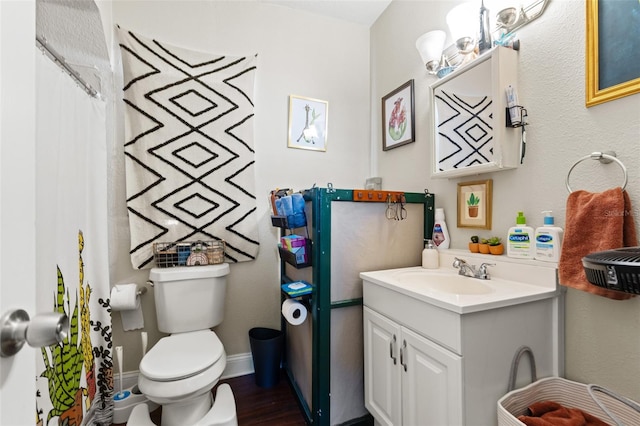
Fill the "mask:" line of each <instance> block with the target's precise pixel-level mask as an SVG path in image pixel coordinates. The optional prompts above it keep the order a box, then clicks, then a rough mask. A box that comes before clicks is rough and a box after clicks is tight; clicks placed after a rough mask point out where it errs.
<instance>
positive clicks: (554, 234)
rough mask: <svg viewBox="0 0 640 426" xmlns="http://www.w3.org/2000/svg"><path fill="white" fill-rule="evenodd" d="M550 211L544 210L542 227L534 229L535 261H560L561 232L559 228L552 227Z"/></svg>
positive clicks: (552, 221)
mask: <svg viewBox="0 0 640 426" xmlns="http://www.w3.org/2000/svg"><path fill="white" fill-rule="evenodd" d="M551 213H552V211H551V210H545V211H543V212H542V214H544V226H540V227H539V228H537V229H536V234H535V236H536V239H535V242H536V260H542V261H544V262H558V261H560V251H561V250H562V236H563V233H564V232H563V230H562V228H560V227H559V226H555V225H554V220H553V216H552V215H551Z"/></svg>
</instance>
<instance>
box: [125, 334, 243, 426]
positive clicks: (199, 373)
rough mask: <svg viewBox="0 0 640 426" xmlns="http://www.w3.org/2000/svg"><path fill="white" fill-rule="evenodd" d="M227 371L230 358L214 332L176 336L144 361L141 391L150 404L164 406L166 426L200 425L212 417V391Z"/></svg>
mask: <svg viewBox="0 0 640 426" xmlns="http://www.w3.org/2000/svg"><path fill="white" fill-rule="evenodd" d="M225 367H226V354H225V352H224V348H223V346H222V343H221V342H220V339H219V338H218V336H217V335H216V334H215V333H214V332H213V331H211V330H199V331H193V332H186V333H178V334H172V335H170V336H167V337H163V338H162V339H160V340H159V341H158V343H156V345H155V346H154V347H153V348H152V349H151V350H150V351H149V352H148V353H147V354H146V355H145V356H144V357H143V358H142V361H141V362H140V374H139V376H138V387H139V388H140V390H141V391H142V393H143V394H144V395H145V396H146V397H147V398H148V399H149V400H150V401H152V402H155V403H157V404H160V405H162V425H163V426H177V425H181V426H186V425H191V424H197V422H198V421H199V420H200V419H202V418H204V417H205V416H207V415H211V409H212V406H213V405H214V404H213V401H212V393H211V390H212V389H213V387H214V386H215V385H216V384H217V383H218V380H219V379H220V376H221V375H222V373H223V372H224V369H225ZM216 402H217V401H216ZM215 406H217V407H220V406H221V403H220V402H217V404H215ZM234 412H235V403H234ZM129 421H131V420H129Z"/></svg>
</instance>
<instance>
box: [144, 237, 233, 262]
mask: <svg viewBox="0 0 640 426" xmlns="http://www.w3.org/2000/svg"><path fill="white" fill-rule="evenodd" d="M225 248H226V245H225V242H224V240H207V241H191V242H189V241H174V242H159V243H153V259H154V260H155V262H156V266H157V267H158V268H173V267H176V266H203V265H217V264H219V263H223V262H224V251H225Z"/></svg>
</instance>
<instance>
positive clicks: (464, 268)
mask: <svg viewBox="0 0 640 426" xmlns="http://www.w3.org/2000/svg"><path fill="white" fill-rule="evenodd" d="M487 266H495V263H482V264H480V266H479V267H477V268H476V267H475V266H474V265H470V264H468V263H467V262H466V261H465V260H464V259H460V258H457V257H456V258H455V260H454V261H453V267H454V268H456V269H459V270H460V271H459V272H458V275H463V276H465V277H471V278H478V279H481V280H489V279H491V276H490V275H489V272H488V271H487Z"/></svg>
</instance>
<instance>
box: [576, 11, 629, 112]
mask: <svg viewBox="0 0 640 426" xmlns="http://www.w3.org/2000/svg"><path fill="white" fill-rule="evenodd" d="M586 9H587V14H586V15H587V22H586V32H587V34H586V39H587V43H586V50H587V52H586V61H587V63H586V91H585V94H586V99H585V104H586V106H587V107H591V106H594V105H598V104H601V103H603V102H608V101H612V100H615V99H619V98H622V97H624V96H629V95H632V94H634V93H638V92H640V37H631V35H632V34H634V31H633V28H634V25H637V18H635V19H636V20H634V16H637V14H639V13H640V3H638V2H637V1H632V0H624V1H621V0H587V2H586ZM635 33H636V34H637V31H635Z"/></svg>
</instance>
